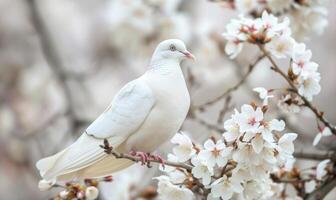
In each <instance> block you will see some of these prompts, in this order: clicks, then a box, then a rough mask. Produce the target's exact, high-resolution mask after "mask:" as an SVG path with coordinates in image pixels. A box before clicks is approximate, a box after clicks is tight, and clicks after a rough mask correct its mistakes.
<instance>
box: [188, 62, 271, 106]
mask: <svg viewBox="0 0 336 200" xmlns="http://www.w3.org/2000/svg"><path fill="white" fill-rule="evenodd" d="M264 57H265V55H262V56H259V57H258V58H257V59H256V61H255V62H254V63H252V64H250V65H249V68H248V70H247V72H246V74H245V75H244V76H243V77H242V79H241V80H240V81H239V82H238V83H237V84H235V85H234V86H233V87H231V88H229V89H228V90H226V91H225V92H224V93H223V94H222V95H220V96H218V97H216V98H215V99H213V100H210V101H208V102H206V103H203V104H201V105H198V106H194V108H195V109H199V110H204V109H205V108H206V107H208V106H211V105H213V104H215V103H216V102H218V101H220V100H221V99H223V98H224V97H226V96H227V95H229V94H230V93H231V92H233V91H235V90H237V89H238V88H239V87H240V86H241V85H242V84H244V82H245V81H246V79H247V78H248V77H249V75H250V74H251V73H252V71H253V69H254V68H255V66H256V65H257V64H258V63H259V62H260V61H261V60H262V59H263V58H264Z"/></svg>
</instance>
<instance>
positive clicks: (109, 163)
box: [36, 134, 132, 181]
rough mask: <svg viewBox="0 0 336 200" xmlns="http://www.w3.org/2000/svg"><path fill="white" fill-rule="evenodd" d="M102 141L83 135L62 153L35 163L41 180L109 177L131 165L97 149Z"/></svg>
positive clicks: (127, 161)
mask: <svg viewBox="0 0 336 200" xmlns="http://www.w3.org/2000/svg"><path fill="white" fill-rule="evenodd" d="M102 143H103V140H100V139H96V138H93V137H91V136H88V135H87V134H83V135H82V136H81V137H80V138H78V140H77V141H76V142H75V143H73V144H72V145H70V146H69V147H68V148H66V149H64V150H63V151H61V152H59V153H57V154H55V155H53V156H50V157H47V158H43V159H41V160H39V161H38V162H37V163H36V167H37V169H38V170H39V171H40V174H41V176H42V177H43V179H45V180H48V181H51V180H71V179H84V178H97V177H103V176H107V175H111V174H112V173H113V172H116V171H119V170H121V169H124V168H126V167H128V166H130V165H131V164H132V161H129V160H126V159H116V158H114V157H113V156H108V155H107V154H105V153H104V150H103V149H102V148H100V147H99V145H100V144H102Z"/></svg>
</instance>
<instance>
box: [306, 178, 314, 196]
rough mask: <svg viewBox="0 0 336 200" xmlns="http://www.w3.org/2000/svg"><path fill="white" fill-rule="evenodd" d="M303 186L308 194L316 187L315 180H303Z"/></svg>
mask: <svg viewBox="0 0 336 200" xmlns="http://www.w3.org/2000/svg"><path fill="white" fill-rule="evenodd" d="M304 188H305V191H306V193H308V194H309V193H312V192H313V191H314V190H315V188H316V181H315V180H310V181H307V182H305V184H304Z"/></svg>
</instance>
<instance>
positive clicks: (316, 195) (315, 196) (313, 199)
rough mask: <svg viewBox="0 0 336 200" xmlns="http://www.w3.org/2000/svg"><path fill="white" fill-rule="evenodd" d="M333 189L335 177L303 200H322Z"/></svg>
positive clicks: (335, 184)
mask: <svg viewBox="0 0 336 200" xmlns="http://www.w3.org/2000/svg"><path fill="white" fill-rule="evenodd" d="M335 187H336V177H333V178H331V179H330V180H327V181H326V182H325V183H324V184H322V185H321V186H320V187H319V188H317V189H316V190H315V191H314V192H312V193H310V194H309V195H307V196H306V197H305V198H304V199H305V200H322V199H324V197H325V196H327V194H328V193H329V192H330V191H331V190H332V189H334V188H335Z"/></svg>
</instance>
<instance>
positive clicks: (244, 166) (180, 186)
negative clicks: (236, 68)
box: [156, 104, 297, 200]
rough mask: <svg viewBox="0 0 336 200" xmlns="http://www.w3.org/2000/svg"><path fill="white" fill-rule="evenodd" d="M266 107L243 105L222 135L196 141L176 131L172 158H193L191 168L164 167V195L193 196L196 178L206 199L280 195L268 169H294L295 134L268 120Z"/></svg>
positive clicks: (161, 187)
mask: <svg viewBox="0 0 336 200" xmlns="http://www.w3.org/2000/svg"><path fill="white" fill-rule="evenodd" d="M266 112H267V109H266V106H262V107H258V106H256V105H254V104H253V105H248V104H245V105H243V106H242V107H241V111H240V112H239V111H238V110H235V112H234V114H233V115H232V116H231V118H230V119H228V120H227V121H225V122H224V128H225V132H224V133H223V135H222V137H220V138H210V139H208V140H206V141H205V143H204V144H203V145H202V146H197V145H195V144H193V143H192V142H191V140H190V138H189V137H188V136H187V135H186V134H185V133H178V134H177V135H175V136H174V138H173V139H172V143H173V144H175V145H176V146H175V147H174V148H173V153H172V154H169V155H168V160H170V161H175V162H186V163H189V164H190V165H191V166H192V170H191V172H190V173H188V172H187V171H185V170H182V169H178V168H173V167H166V168H165V169H164V171H165V172H166V173H167V175H164V176H160V177H157V178H156V179H158V180H159V188H158V192H159V194H160V196H161V197H162V199H193V193H192V192H191V190H190V189H192V188H193V186H194V185H195V180H194V179H196V182H199V183H200V184H202V185H203V186H204V188H205V190H208V199H223V200H226V199H231V198H233V197H239V198H240V199H272V198H273V197H274V196H275V195H277V194H278V193H277V192H276V188H277V184H275V183H273V182H272V180H271V178H270V173H274V172H276V171H278V170H279V169H288V170H290V169H291V165H292V163H293V160H294V158H293V155H292V154H293V152H294V144H293V142H294V140H295V139H296V137H297V134H295V133H285V134H282V133H281V132H282V131H283V130H284V129H285V123H284V121H282V120H277V119H271V120H268V119H267V118H266ZM265 191H267V192H265Z"/></svg>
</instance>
